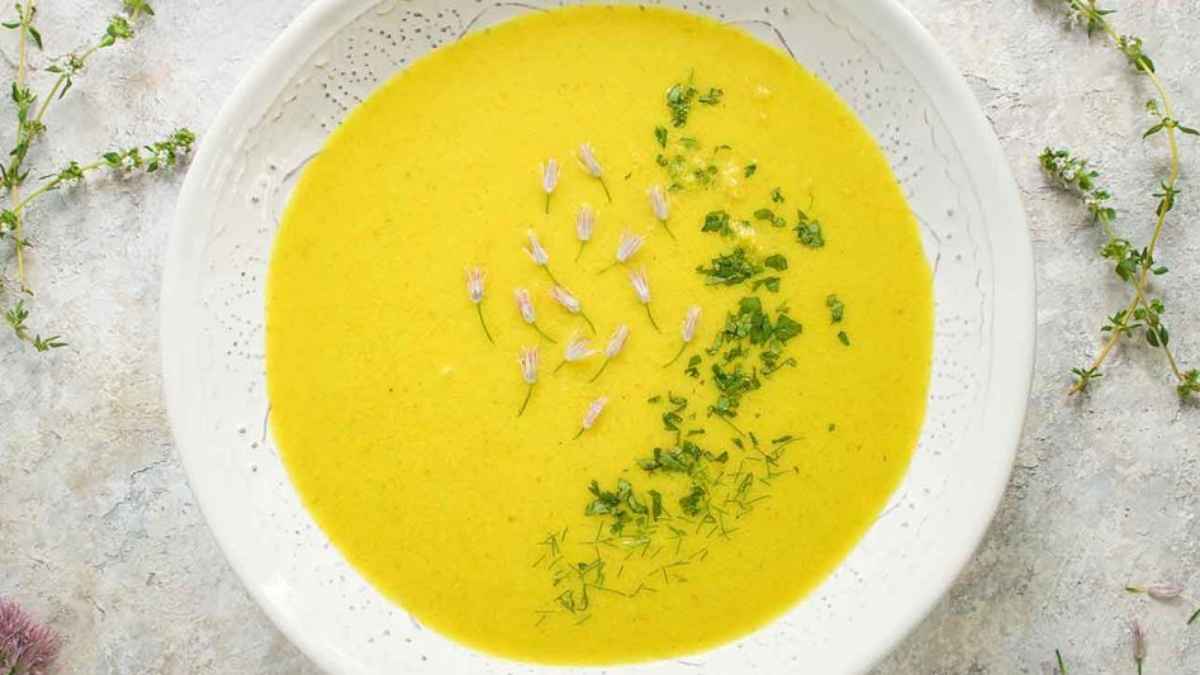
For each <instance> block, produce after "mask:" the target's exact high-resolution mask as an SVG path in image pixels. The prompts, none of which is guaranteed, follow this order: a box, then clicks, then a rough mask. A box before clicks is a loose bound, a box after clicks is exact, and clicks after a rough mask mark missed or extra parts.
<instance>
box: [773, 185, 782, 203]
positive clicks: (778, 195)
mask: <svg viewBox="0 0 1200 675" xmlns="http://www.w3.org/2000/svg"><path fill="white" fill-rule="evenodd" d="M771 201H773V202H775V203H776V204H782V203H783V192H782V191H781V190H780V189H779V188H775V189H774V190H771Z"/></svg>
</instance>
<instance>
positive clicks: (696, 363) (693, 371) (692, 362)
mask: <svg viewBox="0 0 1200 675" xmlns="http://www.w3.org/2000/svg"><path fill="white" fill-rule="evenodd" d="M702 361H704V359H702V358H700V355H699V354H697V355H695V356H692V358H690V359H688V362H687V368H685V369H684V371H683V372H684V373H686V374H687V376H688V377H691V378H694V379H699V378H700V363H701V362H702Z"/></svg>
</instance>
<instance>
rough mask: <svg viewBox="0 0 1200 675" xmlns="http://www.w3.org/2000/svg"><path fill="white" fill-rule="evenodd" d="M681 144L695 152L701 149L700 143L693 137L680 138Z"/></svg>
mask: <svg viewBox="0 0 1200 675" xmlns="http://www.w3.org/2000/svg"><path fill="white" fill-rule="evenodd" d="M679 144H680V145H682V146H683V147H685V148H687V149H688V150H695V149H696V148H698V147H700V141H698V140H696V138H695V137H693V136H681V137H680V138H679Z"/></svg>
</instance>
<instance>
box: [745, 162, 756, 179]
mask: <svg viewBox="0 0 1200 675" xmlns="http://www.w3.org/2000/svg"><path fill="white" fill-rule="evenodd" d="M757 171H758V164H756V163H754V162H750V163H749V164H747V165H746V169H745V174H746V178H749V177H751V176H753V175H754V174H755V173H756V172H757Z"/></svg>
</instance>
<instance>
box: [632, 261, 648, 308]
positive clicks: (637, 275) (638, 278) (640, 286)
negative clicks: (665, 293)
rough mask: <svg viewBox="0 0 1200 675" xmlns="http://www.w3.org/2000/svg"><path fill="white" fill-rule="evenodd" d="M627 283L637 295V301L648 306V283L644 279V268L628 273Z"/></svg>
mask: <svg viewBox="0 0 1200 675" xmlns="http://www.w3.org/2000/svg"><path fill="white" fill-rule="evenodd" d="M629 282H630V283H631V284H633V291H634V292H635V293H637V296H638V300H640V301H641V302H642V304H643V305H648V304H650V282H649V281H648V280H647V279H646V270H645V268H641V269H638V270H635V271H633V272H630V273H629Z"/></svg>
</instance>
